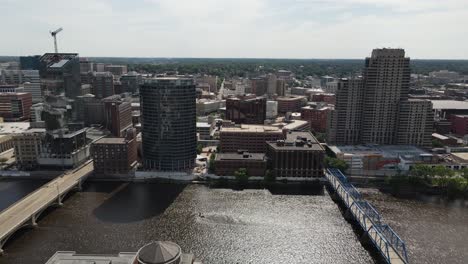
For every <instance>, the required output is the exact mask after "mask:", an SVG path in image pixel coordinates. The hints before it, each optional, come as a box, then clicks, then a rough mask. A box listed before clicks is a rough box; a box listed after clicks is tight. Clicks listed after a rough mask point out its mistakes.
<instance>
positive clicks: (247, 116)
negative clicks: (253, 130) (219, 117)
mask: <svg viewBox="0 0 468 264" xmlns="http://www.w3.org/2000/svg"><path fill="white" fill-rule="evenodd" d="M226 119H228V120H231V121H233V122H234V123H236V124H263V122H264V121H265V119H266V98H264V97H255V98H249V97H247V96H239V97H230V98H227V99H226Z"/></svg>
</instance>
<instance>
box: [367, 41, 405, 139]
mask: <svg viewBox="0 0 468 264" xmlns="http://www.w3.org/2000/svg"><path fill="white" fill-rule="evenodd" d="M409 62H410V59H409V58H406V57H405V51H404V50H403V49H375V50H373V51H372V56H371V57H370V58H366V64H365V65H366V66H365V69H364V79H365V85H364V93H363V96H364V97H363V112H362V114H363V115H362V133H361V140H362V142H363V143H372V144H393V143H394V142H395V136H396V130H395V128H396V127H397V125H398V110H399V109H398V106H399V103H400V101H402V100H404V99H406V98H407V97H408V91H409V81H410V66H409Z"/></svg>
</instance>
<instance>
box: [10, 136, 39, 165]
mask: <svg viewBox="0 0 468 264" xmlns="http://www.w3.org/2000/svg"><path fill="white" fill-rule="evenodd" d="M44 137H45V129H38V128H32V129H29V130H27V131H25V132H23V133H21V134H16V135H14V136H13V144H14V148H15V158H16V164H17V166H18V167H20V168H22V169H33V168H36V167H37V166H38V157H39V155H40V154H41V145H42V140H43V139H44Z"/></svg>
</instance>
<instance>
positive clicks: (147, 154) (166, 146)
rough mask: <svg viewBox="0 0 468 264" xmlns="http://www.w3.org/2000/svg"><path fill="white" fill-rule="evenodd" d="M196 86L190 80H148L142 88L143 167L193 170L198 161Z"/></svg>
mask: <svg viewBox="0 0 468 264" xmlns="http://www.w3.org/2000/svg"><path fill="white" fill-rule="evenodd" d="M195 100H196V94H195V83H194V81H193V79H191V78H179V77H165V78H154V79H145V82H144V84H143V85H142V86H141V87H140V103H141V119H142V140H143V165H144V167H145V168H146V169H149V170H161V171H186V170H191V169H192V168H193V166H194V162H195V158H196V154H197V153H196V144H197V138H196V108H195Z"/></svg>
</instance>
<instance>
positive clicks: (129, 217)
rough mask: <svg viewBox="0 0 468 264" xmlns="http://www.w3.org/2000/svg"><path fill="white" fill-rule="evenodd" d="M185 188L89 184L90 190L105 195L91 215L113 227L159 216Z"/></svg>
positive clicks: (147, 184)
mask: <svg viewBox="0 0 468 264" xmlns="http://www.w3.org/2000/svg"><path fill="white" fill-rule="evenodd" d="M185 187H186V185H185V184H165V183H109V184H108V183H106V184H93V186H92V188H90V189H91V190H94V191H99V192H106V193H107V196H106V198H105V200H104V201H103V203H102V204H101V205H100V206H99V207H97V208H96V209H94V211H93V214H94V215H95V216H96V217H97V218H98V219H100V220H102V221H105V222H114V223H130V222H135V221H140V220H144V219H148V218H152V217H155V216H158V215H161V214H162V213H163V212H164V211H165V210H166V209H167V208H168V207H169V206H170V205H171V204H172V203H173V202H174V200H175V199H176V198H177V196H179V194H180V193H181V192H182V191H183V190H184V189H185ZM90 189H88V190H87V191H89V190H90Z"/></svg>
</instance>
